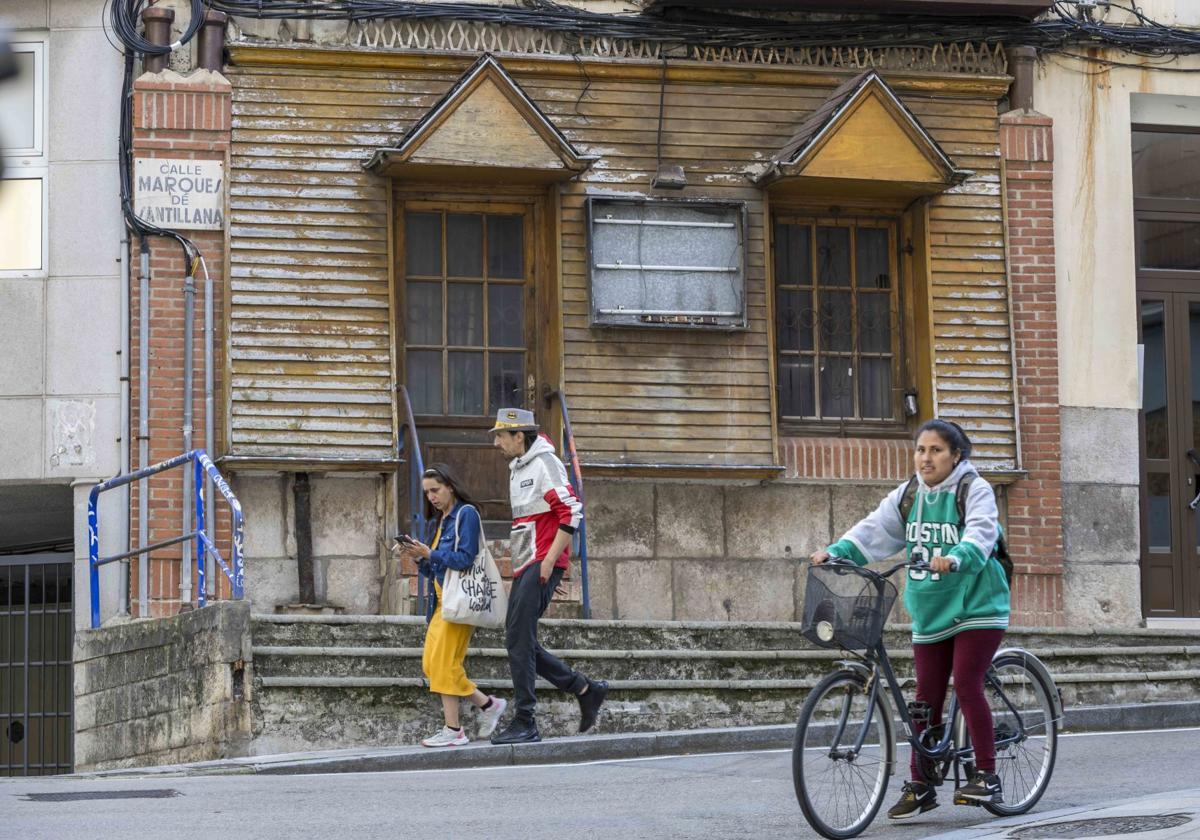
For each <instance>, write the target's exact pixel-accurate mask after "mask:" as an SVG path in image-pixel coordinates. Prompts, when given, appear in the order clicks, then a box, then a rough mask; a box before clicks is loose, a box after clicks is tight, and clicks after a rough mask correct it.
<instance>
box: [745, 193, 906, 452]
mask: <svg viewBox="0 0 1200 840" xmlns="http://www.w3.org/2000/svg"><path fill="white" fill-rule="evenodd" d="M779 224H804V225H809V226H810V227H811V229H812V230H813V231H814V239H813V244H814V246H815V242H816V240H815V230H816V227H817V226H821V225H824V226H829V227H833V226H840V227H850V228H859V227H872V228H885V229H886V230H888V232H889V237H888V238H889V248H888V256H889V263H888V265H889V272H890V274H891V277H892V278H893V283H892V294H891V305H890V312H891V317H892V352H891V355H892V400H891V403H892V417H891V418H890V419H883V420H874V419H862V418H858V417H855V418H848V419H836V420H835V419H825V418H819V417H818V418H800V417H792V416H787V415H784V414H783V408H782V405H783V400H782V399H777V408H776V422H777V423H778V427H779V434H780V435H784V436H788V437H864V438H865V437H873V438H907V437H908V436H909V434H910V428H909V426H910V425H911V424H910V420H909V418H908V417H906V416H905V413H904V406H903V399H904V393H905V391H906V390H908V389H909V388H908V378H909V377H908V373H909V368H910V360H909V358H908V356H909V352H910V348H909V347H908V342H907V341H906V330H905V303H906V301H905V298H906V294H905V290H904V288H903V286H904V285H905V283H906V282H907V281H906V280H905V276H906V275H905V274H904V273H902V271H901V261H900V237H901V233H902V230H903V220H902V219H901V218H900V217H899V215H897V214H895V213H888V212H872V211H870V210H868V209H862V210H857V209H856V210H855V211H854V212H853V213H848V214H846V215H840V214H839V215H831V214H830V213H829V212H828V210H826V211H825V212H819V211H814V210H806V209H802V208H796V209H791V208H781V209H776V210H774V211H773V212H772V214H771V217H770V219H769V225H768V231H769V237H770V238H769V241H768V243H767V247H768V249H769V250H770V252H771V254H772V259H771V276H770V277H769V278H768V287H769V293H770V295H771V311H772V313H773V317H776V318H777V317H778V312H779V302H778V300H777V298H776V294H777V291H778V285H777V283H776V280H775V271H776V270H777V266H776V260H775V259H774V248H775V228H776V225H779ZM852 241H853V240H852ZM855 251H856V249H855V248H854V247H853V245H852V246H851V248H850V274H851V280H852V282H851V284H850V285H849V286H847V287H845V290H847V291H850V292H851V307H852V308H851V313H852V314H851V318H852V330H853V333H852V336H853V337H852V340H851V347H852V349H851V355H852V358H853V370H854V371H858V370H859V358H860V355H859V350H858V324H857V320H856V315H857V311H858V308H857V301H858V293H857V287H856V285H855V277H856V274H857V269H856V264H855V263H856V260H857V254H856V252H855ZM812 258H813V259H814V260H815V259H816V249H815V247H814V248H813V249H812ZM811 288H812V293H813V294H814V295H815V294H817V290H818V288H821V287H819V286H818V285H817V277H816V273H815V271H814V273H813V277H812V287H811ZM839 288H841V287H839ZM774 335H775V337H774V342H773V346H772V347H771V348H770V351H771V364H772V366H773V367H774V369H775V371H776V375H775V380H776V385H775V387H776V389H777V391H778V390H779V389H780V388H781V385H780V384H779V381H780V378H779V375H778V367H779V358H780V352H781V348H780V346H779V336H778V331H777V330H776V331H775V333H774ZM820 353H821V350H820V342H819V327H817V326H815V325H814V330H813V350H812V355H813V358H814V359H816V358H819V357H820ZM814 381H816V382H819V378H817V377H816V376H814ZM859 398H860V396H859V392H858V388H857V386H856V387H855V388H854V405H855V410H856V411H858V404H859ZM814 405H815V407H816V408H817V410H818V411H819V410H820V391H819V385H818V391H817V393H816V394H814Z"/></svg>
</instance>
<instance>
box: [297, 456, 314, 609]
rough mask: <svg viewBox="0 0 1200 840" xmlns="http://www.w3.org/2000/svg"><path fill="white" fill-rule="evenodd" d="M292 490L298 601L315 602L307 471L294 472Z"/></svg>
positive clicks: (310, 505) (310, 499) (302, 602)
mask: <svg viewBox="0 0 1200 840" xmlns="http://www.w3.org/2000/svg"><path fill="white" fill-rule="evenodd" d="M292 492H293V493H294V494H295V496H296V514H295V515H296V571H297V574H298V575H299V581H298V582H299V584H300V603H301V604H315V603H317V588H316V585H315V582H314V575H313V553H312V497H311V495H310V493H309V486H308V473H306V472H299V473H296V477H295V479H294V480H293V484H292Z"/></svg>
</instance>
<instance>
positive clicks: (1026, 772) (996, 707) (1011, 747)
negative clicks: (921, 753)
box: [956, 653, 1058, 817]
mask: <svg viewBox="0 0 1200 840" xmlns="http://www.w3.org/2000/svg"><path fill="white" fill-rule="evenodd" d="M1054 690H1055V689H1054V687H1053V686H1052V685H1047V684H1046V683H1045V682H1043V680H1042V678H1041V676H1040V675H1039V674H1038V672H1036V671H1034V670H1033V669H1032V668H1030V667H1029V666H1028V665H1026V664H1025V660H1024V658H1023V657H1022V656H1021V655H1020V654H1019V653H1006V654H1004V655H1003V656H999V657H997V658H996V659H995V660H994V661H993V662H992V667H991V669H990V670H989V671H988V672H987V675H986V676H985V677H984V686H983V691H984V695H985V696H986V697H987V700H988V706H989V708H990V709H991V712H992V731H993V733H994V736H995V739H996V775H997V776H999V777H1000V786H1001V789H1002V791H1003V793H1002V796H1003V798H1004V801H1003V802H989V803H986V804H984V806H983V807H984V808H986V809H987V810H989V811H991V812H992V813H993V814H995V815H997V816H1001V817H1010V816H1015V815H1017V814H1024V813H1025V812H1026V811H1028V810H1029V809H1031V808H1032V807H1033V806H1034V805H1036V804H1037V802H1038V800H1039V799H1041V798H1042V794H1043V793H1045V792H1046V788H1047V787H1048V786H1049V784H1050V775H1051V773H1053V772H1054V760H1055V757H1056V756H1057V754H1058V721H1056V720H1055V718H1054V705H1053V703H1052V702H1051V700H1050V693H1051V692H1052V691H1054ZM960 715H961V712H960ZM956 723H959V724H960V725H961V723H962V722H961V721H956ZM965 730H966V727H965V726H962V729H961V730H959V731H963V732H965Z"/></svg>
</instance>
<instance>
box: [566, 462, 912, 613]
mask: <svg viewBox="0 0 1200 840" xmlns="http://www.w3.org/2000/svg"><path fill="white" fill-rule="evenodd" d="M893 487H895V483H894V482H892V481H879V482H867V481H864V482H861V483H859V482H856V483H839V482H835V481H821V482H819V483H818V482H802V481H796V482H786V481H785V482H773V483H770V484H766V483H747V484H740V485H739V484H731V483H719V484H718V483H711V484H709V483H690V482H666V481H660V482H652V481H622V480H608V479H590V480H588V481H587V483H586V485H585V490H586V494H587V495H586V498H587V522H588V531H587V533H588V566H589V580H588V582H589V587H590V602H591V608H592V616H593V617H594V618H619V619H676V620H681V621H693V620H717V621H794V620H798V619H799V618H800V617H801V607H802V605H803V595H804V593H803V585H804V579H805V578H804V575H803V573H802V569H803V561H806V560H807V558H808V555H809V554H811V553H812V552H813V551H815V550H817V549H818V548H824V547H825V546H826V545H828V544H829V543H830V542H832V541H833V540H834V539H835V538H836V537H838V536H840V535H841V534H842V533H844V532H845V531H846V530H847V529H848V528H849V527H850V526H851V525H853V524H854V523H855V522H857V521H858V520H859V519H861V518H862V517H863V516H865V515H866V514H867V513H869V512H870V511H871V510H873V509H874V508H875V507H876V505H878V504H879V500H880V499H881V498H882V497H883V495H884V494H885V493H886V492H887V491H888V490H891V489H892V488H893ZM897 620H902V619H899V618H898V619H897Z"/></svg>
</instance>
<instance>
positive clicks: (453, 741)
mask: <svg viewBox="0 0 1200 840" xmlns="http://www.w3.org/2000/svg"><path fill="white" fill-rule="evenodd" d="M469 743H471V739H470V738H468V737H467V733H466V732H464V731H463V730H461V729H451V728H450V727H449V726H443V727H442V728H441V729H440V730H439V731H438V733H437V734H436V735H432V736H430V737H429V738H426V739H425V740H424V741H422V742H421V746H424V747H465V746H466V745H467V744H469Z"/></svg>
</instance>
